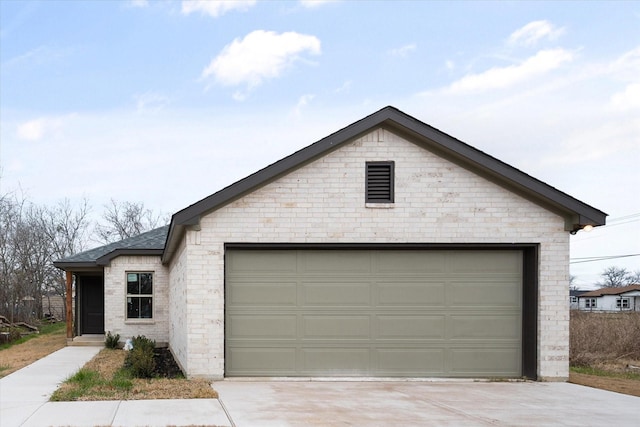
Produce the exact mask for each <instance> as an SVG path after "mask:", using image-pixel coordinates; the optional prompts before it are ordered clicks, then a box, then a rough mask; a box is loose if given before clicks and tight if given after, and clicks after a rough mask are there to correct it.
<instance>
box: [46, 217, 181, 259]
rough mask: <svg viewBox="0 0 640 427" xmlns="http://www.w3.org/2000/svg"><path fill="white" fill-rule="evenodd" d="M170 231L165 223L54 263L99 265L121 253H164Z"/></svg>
mask: <svg viewBox="0 0 640 427" xmlns="http://www.w3.org/2000/svg"><path fill="white" fill-rule="evenodd" d="M168 232H169V226H168V225H165V226H162V227H159V228H156V229H153V230H151V231H147V232H145V233H142V234H139V235H137V236H133V237H129V238H128V239H124V240H121V241H119V242H114V243H109V244H108V245H104V246H100V247H97V248H93V249H89V250H88V251H84V252H80V253H79V254H75V255H72V256H70V257H67V258H64V259H61V260H58V261H56V262H54V263H53V265H55V266H56V267H58V268H61V269H63V270H66V269H69V268H79V267H83V268H88V267H99V266H103V265H107V264H108V263H109V261H111V260H112V259H113V258H115V257H117V256H120V255H162V252H163V250H164V244H165V242H166V239H167V233H168Z"/></svg>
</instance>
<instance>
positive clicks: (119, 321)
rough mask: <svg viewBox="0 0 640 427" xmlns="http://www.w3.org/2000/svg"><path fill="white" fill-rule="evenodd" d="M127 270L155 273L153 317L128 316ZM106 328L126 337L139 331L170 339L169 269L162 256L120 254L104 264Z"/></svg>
mask: <svg viewBox="0 0 640 427" xmlns="http://www.w3.org/2000/svg"><path fill="white" fill-rule="evenodd" d="M128 272H152V273H153V319H136V320H127V319H126V316H127V313H126V309H127V306H126V293H127V277H126V274H127V273H128ZM104 313H105V316H104V330H105V333H106V332H111V333H112V334H114V335H115V334H120V340H121V341H124V340H126V339H127V338H131V337H133V336H137V335H144V336H146V337H147V338H150V339H153V340H155V341H156V343H157V344H166V343H168V342H169V270H168V269H167V268H166V267H165V266H163V265H162V264H161V263H160V257H159V256H120V257H117V258H114V259H113V260H111V263H110V264H109V265H108V266H106V267H105V268H104Z"/></svg>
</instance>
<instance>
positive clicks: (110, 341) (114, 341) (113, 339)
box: [104, 331, 120, 349]
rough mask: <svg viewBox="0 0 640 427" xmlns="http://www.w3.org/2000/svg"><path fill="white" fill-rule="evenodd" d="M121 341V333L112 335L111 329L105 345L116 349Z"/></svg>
mask: <svg viewBox="0 0 640 427" xmlns="http://www.w3.org/2000/svg"><path fill="white" fill-rule="evenodd" d="M119 342H120V334H115V335H112V334H111V331H109V332H107V338H106V339H105V340H104V346H105V347H106V348H111V349H116V348H118V343H119Z"/></svg>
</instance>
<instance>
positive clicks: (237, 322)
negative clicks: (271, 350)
mask: <svg viewBox="0 0 640 427" xmlns="http://www.w3.org/2000/svg"><path fill="white" fill-rule="evenodd" d="M227 324H228V327H227V334H228V338H231V339H232V340H241V339H265V338H270V339H291V340H295V339H296V337H297V316H296V315H288V316H285V315H273V314H262V315H261V314H250V315H231V316H228V317H227Z"/></svg>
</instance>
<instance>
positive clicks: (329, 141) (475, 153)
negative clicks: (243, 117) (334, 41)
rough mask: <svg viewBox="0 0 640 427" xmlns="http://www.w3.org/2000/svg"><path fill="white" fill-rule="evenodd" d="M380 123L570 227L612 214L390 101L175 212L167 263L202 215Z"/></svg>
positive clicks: (601, 222)
mask: <svg viewBox="0 0 640 427" xmlns="http://www.w3.org/2000/svg"><path fill="white" fill-rule="evenodd" d="M376 127H386V128H389V129H390V130H396V131H400V132H403V133H406V134H408V135H410V136H411V137H413V138H412V139H414V140H416V142H418V143H421V144H422V145H425V146H428V147H431V148H432V149H434V150H436V151H440V152H442V153H445V154H447V155H449V156H451V157H453V158H456V159H458V160H459V162H460V163H462V164H464V165H467V166H468V167H469V168H476V169H478V170H481V171H484V172H485V173H488V174H489V175H492V176H494V177H495V178H496V179H497V180H499V181H502V182H503V183H504V184H505V185H507V186H509V187H511V188H516V189H519V190H521V191H524V192H526V193H527V194H529V195H530V196H531V197H533V198H534V199H537V200H538V201H539V202H541V203H544V204H545V205H547V206H552V207H555V209H556V210H558V211H560V212H562V213H563V215H564V216H565V218H567V217H568V218H569V219H568V220H567V222H568V226H567V227H568V229H569V231H571V230H572V229H573V230H576V229H579V228H581V227H583V226H585V225H593V226H599V225H604V224H605V220H606V216H607V214H606V213H604V212H602V211H600V210H598V209H596V208H594V207H591V206H589V205H587V204H586V203H583V202H581V201H579V200H577V199H575V198H573V197H571V196H569V195H568V194H566V193H563V192H562V191H560V190H557V189H556V188H554V187H552V186H550V185H548V184H545V183H544V182H542V181H540V180H538V179H536V178H534V177H532V176H530V175H527V174H526V173H524V172H522V171H520V170H518V169H516V168H514V167H513V166H509V165H508V164H506V163H504V162H502V161H500V160H498V159H496V158H495V157H492V156H490V155H488V154H486V153H484V152H482V151H480V150H478V149H476V148H473V147H471V146H470V145H468V144H466V143H464V142H462V141H460V140H458V139H456V138H454V137H452V136H450V135H447V134H445V133H444V132H441V131H439V130H438V129H436V128H434V127H432V126H429V125H428V124H426V123H424V122H421V121H420V120H418V119H416V118H414V117H411V116H409V115H407V114H405V113H403V112H402V111H400V110H398V109H396V108H395V107H391V106H388V107H385V108H383V109H381V110H378V111H377V112H375V113H373V114H371V115H369V116H367V117H365V118H363V119H361V120H358V121H357V122H355V123H353V124H351V125H349V126H347V127H345V128H343V129H341V130H339V131H337V132H335V133H333V134H331V135H329V136H327V137H325V138H323V139H321V140H319V141H317V142H315V143H313V144H311V145H309V146H307V147H306V148H303V149H301V150H299V151H297V152H295V153H293V154H291V155H289V156H287V157H285V158H283V159H282V160H279V161H277V162H275V163H273V164H271V165H269V166H267V167H265V168H264V169H261V170H259V171H257V172H255V173H253V174H251V175H249V176H247V177H246V178H243V179H241V180H240V181H237V182H236V183H234V184H231V185H230V186H228V187H226V188H224V189H222V190H220V191H218V192H217V193H214V194H212V195H210V196H208V197H206V198H204V199H202V200H200V201H198V202H196V203H194V204H192V205H190V206H188V207H187V208H185V209H183V210H181V211H179V212H177V213H175V214H174V215H173V217H172V218H171V225H170V228H169V233H168V234H167V240H166V244H165V252H164V255H163V262H168V261H169V260H170V259H171V257H172V256H173V253H174V251H175V248H176V246H177V244H178V239H179V238H180V235H181V234H182V232H183V229H184V227H188V226H197V225H198V224H199V221H200V217H201V216H202V215H204V214H206V213H208V212H211V211H213V210H215V209H218V208H219V207H221V206H224V205H225V204H227V203H230V202H231V201H233V200H235V199H237V198H239V197H242V196H243V195H245V194H247V193H249V192H251V191H253V190H255V189H257V188H259V187H261V186H263V185H265V184H267V183H269V182H271V181H273V180H275V179H277V178H278V177H280V176H283V175H285V174H287V173H288V172H290V171H292V170H295V169H297V168H299V167H301V166H303V165H304V164H307V163H309V162H311V161H313V160H315V159H317V158H319V157H320V156H322V155H325V154H327V153H329V152H331V151H333V150H335V149H337V148H338V147H340V146H341V145H342V144H344V143H346V142H349V141H352V140H353V139H355V138H357V137H358V136H360V135H362V134H364V133H366V132H368V131H370V130H371V129H373V128H376Z"/></svg>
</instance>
